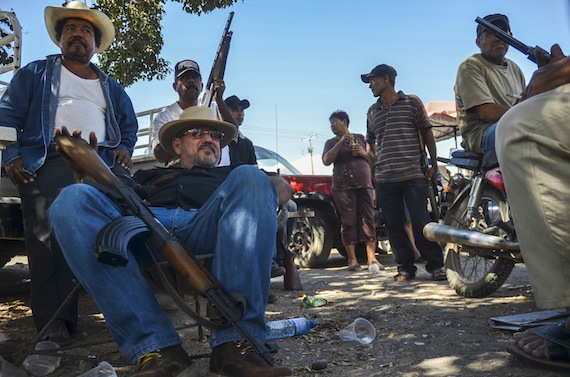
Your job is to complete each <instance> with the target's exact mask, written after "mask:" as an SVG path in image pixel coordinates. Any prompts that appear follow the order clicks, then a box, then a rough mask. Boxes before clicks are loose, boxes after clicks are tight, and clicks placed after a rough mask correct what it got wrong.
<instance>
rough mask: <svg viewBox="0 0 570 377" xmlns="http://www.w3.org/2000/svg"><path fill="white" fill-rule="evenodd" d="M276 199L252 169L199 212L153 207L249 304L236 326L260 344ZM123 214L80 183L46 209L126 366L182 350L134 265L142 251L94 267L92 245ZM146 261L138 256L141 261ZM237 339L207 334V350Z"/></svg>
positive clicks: (233, 334)
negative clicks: (240, 325)
mask: <svg viewBox="0 0 570 377" xmlns="http://www.w3.org/2000/svg"><path fill="white" fill-rule="evenodd" d="M276 208H277V193H276V191H275V187H274V185H273V183H272V182H271V180H270V179H269V178H268V177H267V176H266V175H265V174H264V173H263V172H262V171H260V170H259V169H258V168H257V167H255V166H249V165H244V166H240V167H238V168H236V169H235V170H234V171H233V172H232V173H230V175H229V176H228V177H227V178H226V180H225V181H224V183H223V184H222V185H220V186H219V187H218V189H217V190H216V191H215V192H214V193H213V194H212V196H211V197H210V199H209V200H208V201H207V202H206V203H205V204H204V206H202V208H200V209H199V210H197V211H186V210H184V209H181V208H175V209H167V208H159V207H151V210H152V211H153V213H154V214H155V216H156V218H157V219H158V220H159V221H160V222H161V223H162V224H163V225H164V226H165V228H166V229H168V230H169V231H171V230H174V232H175V234H176V236H177V237H178V238H179V241H180V243H181V244H182V245H183V246H184V247H186V248H187V249H188V250H190V251H191V252H192V253H193V254H195V255H200V254H207V253H212V252H213V253H214V258H213V260H212V261H211V272H212V275H213V276H214V278H215V279H216V280H217V281H218V282H219V283H220V284H221V285H222V286H223V287H224V288H225V290H226V291H227V292H228V293H229V294H232V295H241V296H242V297H244V298H245V299H246V301H247V307H246V311H245V314H244V318H243V320H242V323H243V325H244V327H245V328H246V329H247V330H248V331H249V332H250V333H251V334H252V335H253V336H254V337H256V338H258V339H259V340H260V341H262V342H264V341H265V334H266V328H265V317H264V315H265V306H266V304H267V295H268V293H269V283H270V273H271V272H270V270H271V260H272V256H273V251H274V250H275V232H276V216H275V209H276ZM120 216H121V213H120V212H119V210H118V209H117V207H116V206H115V205H114V204H113V203H112V202H111V201H110V200H109V199H108V198H107V197H106V196H105V195H103V194H102V193H101V192H99V191H98V190H96V189H95V188H93V187H91V186H89V185H85V184H75V185H72V186H68V187H67V188H65V189H64V190H63V191H62V193H61V194H60V195H59V197H58V199H57V200H56V201H55V202H54V203H53V205H52V206H51V207H50V208H49V219H50V221H51V223H52V226H53V230H54V233H55V235H56V237H57V240H58V242H59V244H60V246H61V249H62V251H63V254H64V255H65V258H66V260H67V262H68V264H69V266H70V267H71V269H72V270H73V272H74V273H75V275H76V276H77V277H78V279H79V280H80V281H81V283H82V284H83V286H84V288H85V289H86V290H87V292H88V293H89V294H90V295H91V296H92V297H93V299H94V300H95V302H96V303H97V305H98V306H99V309H100V310H101V311H102V312H103V314H104V316H105V320H106V321H107V325H108V326H109V329H110V330H111V333H112V334H113V337H114V338H115V341H116V342H117V345H118V346H119V349H120V350H121V352H123V354H124V355H125V356H126V357H128V358H129V359H130V360H131V361H133V362H134V361H136V360H137V358H138V357H139V356H141V355H143V354H145V353H147V352H151V351H154V350H157V349H161V348H165V347H169V346H172V345H176V344H180V343H181V340H180V338H179V336H178V334H177V332H176V330H175V329H174V327H173V325H172V323H171V322H170V320H169V318H168V316H167V315H166V314H165V312H164V311H163V310H162V308H161V307H160V305H159V303H158V301H157V300H156V297H155V296H154V294H153V292H152V290H151V289H150V287H149V286H148V284H147V283H146V281H145V279H144V278H143V276H142V275H141V273H140V271H139V267H138V264H137V263H136V258H137V254H139V255H140V254H144V253H146V251H145V250H142V248H136V247H133V245H135V244H136V242H133V243H132V244H133V245H131V247H130V250H129V262H128V263H127V265H126V266H125V267H115V266H109V265H105V264H102V263H98V262H97V261H96V257H95V239H96V237H97V234H98V233H99V231H100V230H101V229H102V228H103V226H105V225H106V224H108V223H109V222H111V221H112V220H113V219H116V218H118V217H120ZM143 257H144V256H143ZM239 339H243V337H242V336H241V335H240V334H239V333H238V332H237V330H235V328H233V327H230V328H228V329H224V330H212V337H211V343H210V345H211V347H216V346H218V345H220V344H223V343H226V342H229V341H233V340H239Z"/></svg>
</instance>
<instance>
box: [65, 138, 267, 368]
mask: <svg viewBox="0 0 570 377" xmlns="http://www.w3.org/2000/svg"><path fill="white" fill-rule="evenodd" d="M54 140H55V142H56V143H57V146H58V147H59V149H58V150H59V152H60V153H61V154H63V155H64V157H65V158H66V159H70V160H71V161H72V162H73V163H74V164H75V165H77V166H76V167H77V170H78V171H80V172H85V173H86V174H87V175H88V176H89V177H90V178H91V179H93V180H94V181H95V182H97V183H98V184H101V185H103V186H104V187H105V188H107V189H109V190H111V192H112V194H113V195H114V196H117V197H118V198H119V199H120V201H121V203H120V204H121V206H123V207H127V208H128V211H129V212H130V214H132V215H134V216H136V217H137V218H138V219H140V220H142V222H143V223H144V226H145V227H146V231H147V232H148V239H149V241H150V242H151V244H152V245H153V246H154V247H155V248H156V249H157V250H159V252H160V254H161V255H162V256H163V257H164V259H166V260H167V261H168V262H169V263H170V264H171V266H172V267H173V268H174V269H175V270H176V271H177V272H178V273H179V274H181V275H182V276H183V277H184V278H185V279H186V280H187V281H188V283H189V284H190V285H191V286H192V287H193V288H194V289H195V290H196V291H197V292H198V293H199V294H200V295H202V296H204V297H206V298H207V299H208V300H209V301H210V303H211V304H212V305H213V306H214V307H216V308H217V309H218V311H219V312H220V314H221V315H222V316H223V318H224V319H225V320H226V321H227V322H228V323H229V324H231V325H233V326H234V327H235V328H236V329H237V330H238V332H239V333H240V334H241V335H242V336H243V337H244V339H245V340H247V341H248V342H249V344H250V345H251V346H252V347H253V348H254V350H255V351H256V352H257V353H258V354H259V355H260V356H261V357H263V359H265V361H267V363H269V365H273V364H274V362H273V357H272V356H271V355H270V352H271V350H270V349H269V347H267V345H266V344H264V343H261V342H259V341H258V340H257V339H256V338H254V337H253V336H252V335H251V334H250V333H249V332H248V331H247V329H246V328H245V327H244V326H243V325H242V324H241V319H242V317H243V307H244V303H243V302H241V303H240V302H239V301H238V300H236V298H234V297H233V296H231V295H230V294H228V293H227V292H226V291H225V290H224V288H223V287H222V286H221V285H220V284H219V283H218V282H217V281H216V280H215V279H214V277H213V276H212V275H211V274H210V272H209V271H208V270H206V269H205V268H204V267H203V266H202V264H201V263H200V262H199V261H198V260H197V259H196V257H195V256H194V255H192V254H191V253H189V252H187V251H186V249H185V248H184V247H183V246H182V245H181V244H180V243H179V242H178V241H177V239H176V237H175V236H173V235H172V234H170V233H169V232H168V231H167V230H166V228H164V226H163V225H162V224H161V223H160V222H159V221H158V220H157V219H156V218H155V216H154V214H153V213H152V212H151V211H150V209H148V207H147V206H146V205H145V204H144V203H143V201H142V200H141V198H140V197H139V196H138V194H137V193H136V192H135V190H134V189H133V188H132V187H130V186H128V185H126V184H125V183H124V182H123V181H122V180H121V179H119V177H117V176H116V175H115V174H113V172H112V171H111V170H110V169H109V167H108V166H107V165H106V164H105V163H104V162H103V160H102V159H101V158H100V157H99V155H98V154H97V152H96V151H95V150H94V149H93V148H92V147H91V146H90V145H89V144H87V142H86V141H84V140H83V139H81V138H79V137H72V136H69V135H56V136H55V137H54ZM72 168H74V166H72ZM120 263H123V264H124V263H126V260H124V261H122V262H119V264H120Z"/></svg>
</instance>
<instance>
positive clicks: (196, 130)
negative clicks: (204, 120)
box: [179, 128, 224, 140]
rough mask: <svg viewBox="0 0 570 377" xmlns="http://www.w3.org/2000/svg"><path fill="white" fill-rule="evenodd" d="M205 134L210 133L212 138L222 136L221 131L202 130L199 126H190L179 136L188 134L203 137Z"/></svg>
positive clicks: (220, 138)
mask: <svg viewBox="0 0 570 377" xmlns="http://www.w3.org/2000/svg"><path fill="white" fill-rule="evenodd" d="M206 134H208V135H210V137H211V138H212V139H214V140H222V139H223V138H224V133H223V132H222V131H215V130H203V129H201V128H191V129H189V130H186V131H184V132H183V133H182V134H181V135H180V136H179V137H183V136H186V135H190V136H191V137H193V138H194V139H203V138H204V137H206Z"/></svg>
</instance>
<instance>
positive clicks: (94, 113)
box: [55, 65, 107, 141]
mask: <svg viewBox="0 0 570 377" xmlns="http://www.w3.org/2000/svg"><path fill="white" fill-rule="evenodd" d="M106 107H107V104H106V103H105V97H104V95H103V89H102V88H101V84H100V83H99V79H96V80H88V79H83V78H81V77H79V76H77V75H75V74H74V73H72V72H71V71H69V70H68V69H67V68H65V67H64V66H63V65H62V66H61V83H60V88H59V99H58V104H57V111H56V113H55V128H56V129H61V126H66V127H67V129H68V130H69V131H70V132H73V131H76V130H80V131H81V137H82V138H83V139H85V140H87V141H89V133H90V132H91V131H94V132H95V135H96V136H97V141H103V140H105V136H106V135H105V109H106Z"/></svg>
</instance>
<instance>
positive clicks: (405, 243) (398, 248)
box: [360, 64, 446, 282]
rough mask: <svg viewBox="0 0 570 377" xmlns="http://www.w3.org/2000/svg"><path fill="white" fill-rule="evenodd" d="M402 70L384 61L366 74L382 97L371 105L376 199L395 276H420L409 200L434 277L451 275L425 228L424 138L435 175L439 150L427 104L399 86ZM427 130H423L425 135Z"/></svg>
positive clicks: (416, 234) (369, 138) (365, 78)
mask: <svg viewBox="0 0 570 377" xmlns="http://www.w3.org/2000/svg"><path fill="white" fill-rule="evenodd" d="M396 75H397V73H396V70H395V69H394V68H393V67H391V66H389V65H386V64H380V65H378V66H376V67H374V69H372V71H370V73H365V74H363V75H361V76H360V78H361V79H362V81H363V82H364V83H367V84H369V87H370V89H371V90H372V94H373V95H374V97H378V101H376V103H374V104H373V105H372V106H370V108H369V109H368V114H367V119H366V142H367V146H366V149H367V151H368V154H369V156H370V163H371V168H372V169H373V171H374V179H375V181H376V199H377V200H378V204H379V205H380V207H381V208H382V214H383V215H384V221H385V222H386V230H387V232H388V239H389V240H390V245H391V246H392V250H393V254H394V259H395V261H396V263H397V264H398V273H397V274H396V276H394V279H395V280H396V281H398V282H404V281H408V280H410V279H413V278H414V277H415V276H416V266H415V265H414V262H415V259H416V258H415V255H414V250H413V248H412V246H411V244H410V240H409V238H408V235H407V233H406V230H405V223H406V218H405V211H404V202H405V204H406V206H407V208H408V211H409V214H410V218H411V220H412V229H413V233H414V237H415V240H416V245H417V247H418V249H419V250H420V253H421V255H422V258H423V259H424V260H425V261H426V270H427V271H428V272H429V273H430V274H431V276H432V278H433V280H445V279H446V274H445V270H444V269H443V253H442V250H441V247H440V246H439V245H438V244H437V243H436V242H431V241H428V240H427V239H426V238H425V237H424V235H423V233H422V229H423V228H424V225H425V224H427V223H428V222H430V221H431V219H430V215H429V212H428V210H427V202H428V200H427V194H428V188H427V183H426V177H425V176H424V173H423V171H422V165H421V161H422V157H423V154H422V152H423V151H422V147H421V145H422V143H420V137H421V138H423V140H424V143H423V145H425V146H427V148H428V151H429V155H430V157H431V161H432V167H431V168H430V171H429V175H430V178H432V177H433V176H434V174H436V172H437V159H436V157H437V150H436V146H435V139H434V137H433V133H432V131H431V123H430V122H429V120H428V116H427V114H426V110H425V108H424V105H423V104H422V102H421V101H420V99H419V98H418V97H416V96H414V95H406V94H404V93H403V92H402V91H399V92H396V90H395V89H394V85H395V83H396ZM420 135H421V136H420Z"/></svg>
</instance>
